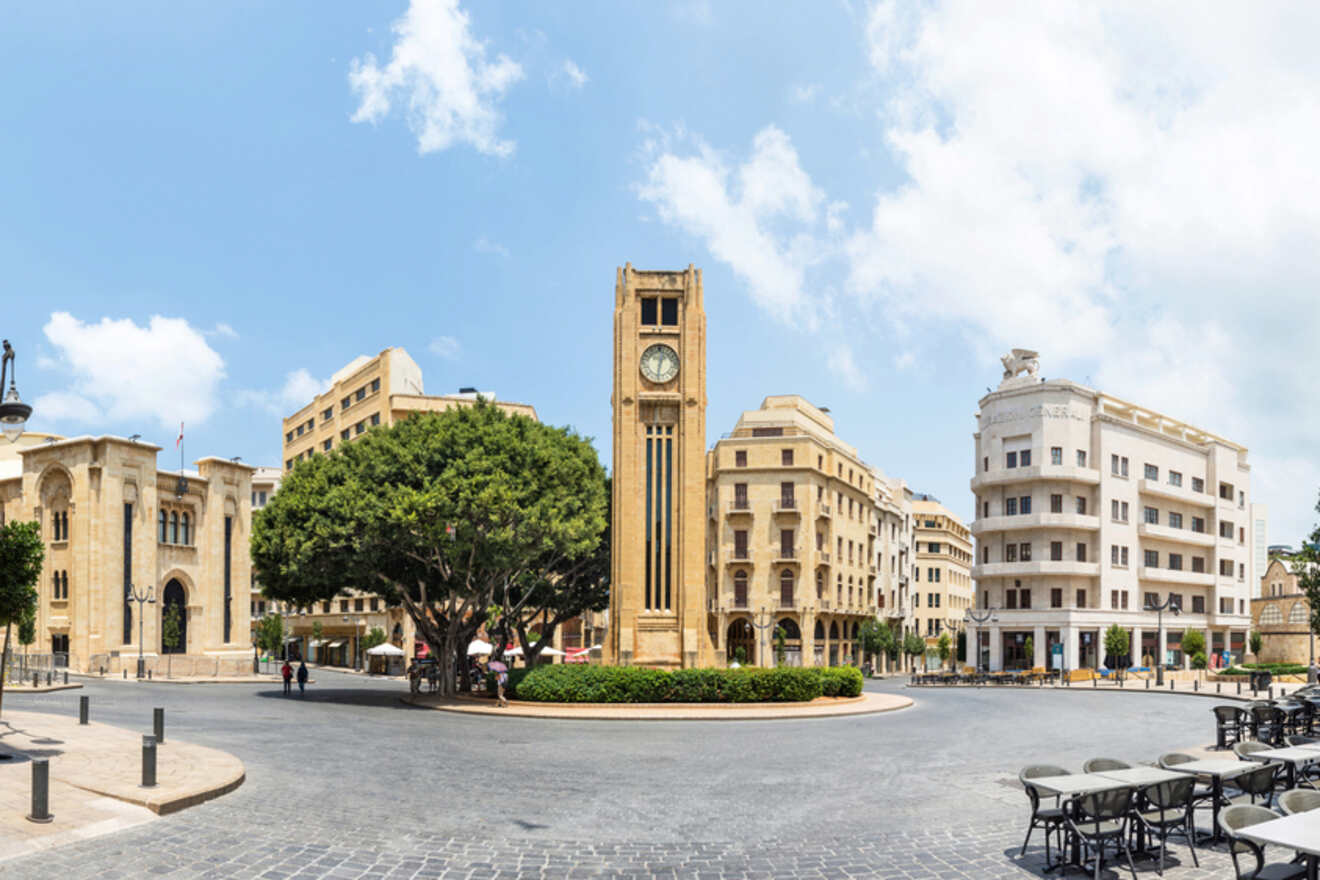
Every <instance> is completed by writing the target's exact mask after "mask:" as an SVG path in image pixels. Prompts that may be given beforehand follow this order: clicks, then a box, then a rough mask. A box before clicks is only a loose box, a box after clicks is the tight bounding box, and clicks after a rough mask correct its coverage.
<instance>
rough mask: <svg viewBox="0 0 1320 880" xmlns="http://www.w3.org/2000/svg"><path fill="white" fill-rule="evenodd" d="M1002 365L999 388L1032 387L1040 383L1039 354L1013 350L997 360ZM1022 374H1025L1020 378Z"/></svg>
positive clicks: (1025, 349)
mask: <svg viewBox="0 0 1320 880" xmlns="http://www.w3.org/2000/svg"><path fill="white" fill-rule="evenodd" d="M999 362H1000V363H1002V364H1003V365H1004V379H1003V381H1002V382H1000V383H999V387H1000V388H1014V387H1017V386H1019V385H1034V384H1036V383H1038V382H1040V381H1041V379H1040V376H1039V373H1040V354H1039V353H1037V352H1034V351H1032V350H1031V349H1027V348H1015V349H1013V350H1012V351H1011V352H1009V353H1008V354H1006V355H1004V356H1003V357H1001V358H1000V359H999ZM1022 373H1026V375H1025V376H1022V375H1021V374H1022Z"/></svg>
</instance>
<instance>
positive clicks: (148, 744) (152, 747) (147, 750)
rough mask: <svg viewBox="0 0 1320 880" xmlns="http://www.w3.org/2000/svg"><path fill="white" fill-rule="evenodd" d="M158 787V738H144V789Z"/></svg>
mask: <svg viewBox="0 0 1320 880" xmlns="http://www.w3.org/2000/svg"><path fill="white" fill-rule="evenodd" d="M155 785H156V738H155V737H151V736H145V735H144V736H143V737H142V787H143V788H152V787H154V786H155Z"/></svg>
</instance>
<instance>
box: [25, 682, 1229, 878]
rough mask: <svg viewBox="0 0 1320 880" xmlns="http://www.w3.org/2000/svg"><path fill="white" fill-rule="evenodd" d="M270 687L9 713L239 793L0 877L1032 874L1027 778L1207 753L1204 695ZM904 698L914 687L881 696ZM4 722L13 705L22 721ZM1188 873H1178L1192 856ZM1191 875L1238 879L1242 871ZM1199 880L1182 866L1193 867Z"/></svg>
mask: <svg viewBox="0 0 1320 880" xmlns="http://www.w3.org/2000/svg"><path fill="white" fill-rule="evenodd" d="M315 677H316V678H317V679H318V681H317V683H316V684H314V685H312V686H310V687H309V689H308V694H307V696H306V697H305V698H299V697H298V696H296V691H295V696H293V697H285V696H283V695H282V693H281V689H280V687H279V686H278V685H275V686H264V685H261V686H258V685H176V684H161V683H152V684H138V683H136V682H127V683H125V682H100V681H91V682H89V683H88V685H87V687H86V688H84V689H83V690H81V691H78V690H75V691H65V692H58V693H52V694H45V695H30V696H28V695H25V696H18V695H7V696H6V705H13V706H14V707H15V708H19V709H30V710H36V711H51V712H66V713H70V714H76V713H77V703H78V696H79V695H83V694H86V695H90V696H91V698H92V715H93V717H94V718H95V719H96V720H98V721H103V722H107V723H111V724H116V725H119V726H123V727H128V728H134V729H140V730H142V731H143V732H150V724H151V710H152V707H153V706H164V707H165V709H166V723H167V740H168V738H169V737H176V738H178V739H180V740H186V741H191V742H196V743H200V744H202V745H207V746H213V747H215V748H219V749H224V750H226V751H229V752H232V753H233V754H235V755H237V756H238V757H239V758H241V759H242V760H243V761H244V763H245V764H246V766H247V782H246V783H245V784H244V785H243V786H242V788H240V789H239V790H238V791H236V792H234V793H233V794H230V795H227V796H225V797H223V798H221V799H219V800H217V801H214V802H211V803H208V804H204V805H202V806H200V807H196V808H193V809H190V810H187V811H185V812H183V813H180V814H178V815H175V816H170V817H165V818H163V819H161V820H158V821H156V822H153V823H150V824H148V825H146V826H143V827H141V828H138V829H133V830H130V831H128V832H124V833H121V834H118V835H114V836H112V837H104V838H99V839H94V840H90V841H86V842H84V843H80V844H76V845H74V846H70V847H64V848H61V849H59V850H57V851H54V852H52V853H48V854H43V855H41V856H34V857H28V858H25V859H20V860H12V861H8V862H0V876H2V877H10V876H13V877H29V876H31V877H50V876H56V877H58V876H61V874H63V875H64V876H66V877H77V876H89V877H90V876H97V877H116V876H121V877H140V876H157V875H161V876H177V877H217V878H228V877H270V878H279V877H327V876H328V877H345V878H348V877H441V876H445V877H447V876H463V877H487V876H491V877H500V876H507V877H515V876H546V877H560V876H577V875H582V876H588V875H589V876H601V875H606V876H625V875H635V876H707V875H708V876H713V877H718V876H730V877H733V876H738V877H743V876H758V875H759V876H770V877H781V876H784V877H788V876H811V877H822V876H891V875H892V876H903V877H919V876H931V877H954V876H968V877H993V876H1007V877H1015V876H1032V875H1035V874H1036V873H1037V869H1038V867H1039V861H1040V860H1039V858H1038V855H1039V851H1037V850H1036V849H1035V848H1034V847H1033V849H1032V850H1031V851H1029V856H1028V859H1027V860H1026V861H1025V862H1024V863H1022V864H1019V863H1017V862H1016V861H1015V860H1014V859H1013V858H1011V857H1010V855H1009V852H1010V851H1011V852H1012V854H1013V855H1014V856H1015V855H1016V849H1017V845H1018V844H1020V842H1021V834H1022V832H1023V830H1024V828H1025V825H1024V820H1025V816H1026V806H1027V803H1026V798H1025V797H1024V796H1023V794H1022V791H1021V788H1020V786H1019V785H1018V784H1017V772H1018V770H1019V769H1020V768H1021V767H1022V766H1024V765H1026V764H1029V763H1053V764H1059V765H1062V766H1064V767H1068V768H1079V766H1080V764H1081V762H1082V761H1083V760H1085V759H1086V758H1090V757H1095V756H1098V755H1105V756H1111V757H1117V758H1123V759H1127V760H1131V761H1138V760H1153V759H1155V758H1156V757H1158V755H1159V754H1161V753H1163V752H1165V751H1171V750H1174V749H1177V748H1180V747H1184V746H1189V745H1194V744H1198V743H1204V742H1207V741H1208V740H1210V739H1211V738H1212V736H1213V725H1212V723H1211V712H1210V707H1211V706H1213V705H1214V702H1213V701H1211V700H1207V699H1205V698H1198V697H1190V696H1171V695H1164V694H1160V695H1150V694H1114V693H1104V692H1101V693H1095V692H1091V691H1088V690H1087V689H1085V688H1078V689H1077V690H1075V691H1071V692H1055V691H1023V690H1010V689H1003V690H994V689H984V690H967V689H948V690H940V689H930V690H927V689H917V690H912V691H908V693H909V694H910V695H912V696H914V697H915V698H916V699H917V704H916V705H915V706H914V707H912V708H910V709H907V710H903V711H900V712H895V713H887V714H883V715H872V716H859V717H852V718H833V719H804V720H798V721H753V722H602V721H590V722H573V721H562V720H543V719H524V718H513V717H507V718H488V717H472V716H464V715H456V714H452V713H445V712H436V711H431V710H425V709H414V708H411V707H408V706H405V705H404V704H402V703H401V702H400V701H399V697H400V696H401V695H402V694H403V693H404V692H405V691H406V687H407V685H406V684H405V683H401V682H384V681H373V680H370V679H364V678H362V677H359V676H352V675H345V674H339V673H333V672H329V671H326V670H317V671H316V672H315ZM867 686H868V688H871V689H876V690H893V689H896V688H898V687H900V686H901V684H900V683H899V682H896V681H887V682H868V685H867ZM11 701H12V703H11ZM1183 853H1184V860H1185V850H1183ZM1209 861H1210V864H1211V865H1212V867H1210V868H1207V869H1205V870H1202V871H1193V870H1192V869H1191V868H1190V867H1188V868H1179V869H1177V870H1175V871H1174V872H1171V874H1170V876H1171V878H1172V880H1177V878H1179V877H1220V876H1223V877H1231V876H1232V872H1231V868H1228V869H1226V868H1225V866H1226V865H1227V859H1226V858H1223V857H1220V858H1214V857H1213V856H1212V857H1211V858H1210V860H1209ZM1189 864H1190V863H1189Z"/></svg>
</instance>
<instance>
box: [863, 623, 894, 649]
mask: <svg viewBox="0 0 1320 880" xmlns="http://www.w3.org/2000/svg"><path fill="white" fill-rule="evenodd" d="M857 641H858V642H860V643H861V645H862V653H863V654H869V655H871V656H874V657H879V656H880V655H882V654H883V655H885V656H889V657H892V656H893V653H894V650H895V642H894V631H893V630H892V629H890V628H889V624H888V623H886V622H885V621H883V620H877V619H876V618H874V617H873V618H871V619H869V620H864V621H862V625H861V627H859V628H858V630H857Z"/></svg>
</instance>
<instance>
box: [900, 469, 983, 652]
mask: <svg viewBox="0 0 1320 880" xmlns="http://www.w3.org/2000/svg"><path fill="white" fill-rule="evenodd" d="M912 527H913V529H915V532H916V534H915V541H916V555H915V561H914V563H913V566H912V605H913V609H912V616H913V622H914V626H913V629H914V631H915V632H916V633H917V634H918V635H921V636H924V637H925V639H926V644H927V646H928V647H934V646H936V645H937V644H938V642H939V637H940V635H941V634H942V633H945V632H947V633H949V637H950V638H952V639H955V640H956V638H957V634H958V633H959V632H962V631H963V629H964V627H963V617H964V616H965V615H966V613H967V609H968V608H971V607H972V596H973V591H972V575H971V569H972V536H971V532H970V531H969V530H968V528H967V526H965V525H963V523H962V520H960V519H959V518H958V517H957V516H955V515H954V513H953V511H951V510H949V509H948V508H946V507H945V506H944V505H943V504H941V503H940V502H939V501H938V500H936V499H934V498H931V497H930V496H929V495H918V496H916V498H915V500H914V501H913V502H912Z"/></svg>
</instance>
